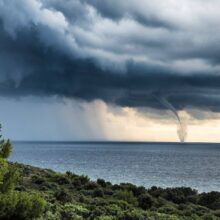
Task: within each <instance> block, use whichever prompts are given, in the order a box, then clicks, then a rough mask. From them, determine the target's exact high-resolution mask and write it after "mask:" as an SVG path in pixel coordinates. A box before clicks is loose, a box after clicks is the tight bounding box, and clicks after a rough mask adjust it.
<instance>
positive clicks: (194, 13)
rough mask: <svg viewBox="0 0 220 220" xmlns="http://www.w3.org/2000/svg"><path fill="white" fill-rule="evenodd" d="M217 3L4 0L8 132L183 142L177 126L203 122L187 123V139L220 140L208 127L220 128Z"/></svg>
mask: <svg viewBox="0 0 220 220" xmlns="http://www.w3.org/2000/svg"><path fill="white" fill-rule="evenodd" d="M219 7H220V2H219V1H217V0H210V1H206V2H204V1H202V0H194V1H189V0H180V1H173V0H167V1H162V0H155V1H153V2H152V1H149V0H140V1H139V0H120V1H115V0H111V1H110V0H109V1H108V0H106V1H101V0H88V1H87V0H81V1H80V0H67V1H65V2H64V1H61V0H21V1H19V2H18V1H16V0H11V1H6V0H0V94H1V99H0V101H1V110H0V111H1V112H0V113H1V116H0V121H1V122H2V123H3V126H4V129H5V134H6V136H10V137H12V138H13V139H38V140H40V139H49V140H50V139H51V140H57V139H60V140H81V139H83V140H96V139H99V140H102V139H130V137H131V139H132V140H133V139H135V140H177V135H176V132H174V130H176V128H177V130H178V129H180V130H182V132H185V131H183V130H184V129H186V127H190V126H191V127H193V126H195V125H203V127H204V131H201V134H199V135H198V134H195V133H194V129H195V131H196V128H195V127H193V128H191V130H190V131H189V129H188V138H187V140H193V141H194V140H197V139H198V141H199V137H203V136H204V134H206V136H207V137H206V138H205V139H204V141H206V140H208V139H207V138H208V136H209V137H210V141H216V140H217V141H218V138H217V136H215V135H211V136H210V134H209V133H208V132H207V131H208V130H209V126H213V125H214V126H216V127H218V125H219V121H218V120H219V119H218V118H219V117H218V114H219V111H220V99H219V85H220V75H219V70H220V65H219V64H220V57H219V54H220V43H219V42H220V31H219V27H220V14H219V11H218V9H219ZM100 103H101V104H100ZM109 118H110V119H109ZM135 120H137V121H138V123H136V124H135V123H134V121H135ZM142 120H143V121H142ZM178 120H180V122H182V125H178ZM118 121H120V123H118ZM126 121H130V124H127V125H126V126H127V127H126V128H125V130H126V129H127V131H122V130H123V129H121V127H120V124H121V123H126ZM147 121H151V123H150V124H148V123H147ZM139 122H140V124H139ZM213 123H214V124H213ZM186 124H187V125H186ZM163 126H165V127H164V128H163ZM155 127H156V129H155ZM146 129H147V130H146ZM157 129H158V130H157ZM161 129H162V130H161ZM113 130H114V131H113ZM164 130H165V131H164ZM115 131H117V132H115ZM161 131H162V132H163V135H160V137H158V133H161ZM167 132H168V133H167ZM116 133H117V134H116ZM137 133H139V134H137ZM140 134H141V135H140ZM212 134H215V132H214V131H213V132H212ZM216 135H217V134H216ZM58 137H59V138H58ZM166 137H167V138H166Z"/></svg>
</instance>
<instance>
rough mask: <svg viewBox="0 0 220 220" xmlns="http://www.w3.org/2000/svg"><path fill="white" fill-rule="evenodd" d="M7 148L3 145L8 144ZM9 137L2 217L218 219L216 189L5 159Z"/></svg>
mask: <svg viewBox="0 0 220 220" xmlns="http://www.w3.org/2000/svg"><path fill="white" fill-rule="evenodd" d="M6 148H7V149H6ZM10 151H11V145H10V142H9V141H3V140H2V141H1V145H0V155H1V157H0V158H1V159H0V219H8V220H10V219H16V220H21V219H22V220H26V219H28V220H31V219H35V220H82V219H85V220H86V219H87V220H147V219H149V220H187V219H189V220H197V219H198V220H199V219H202V220H215V219H216V220H217V219H220V192H209V193H201V194H199V193H198V192H197V191H196V190H193V189H191V188H187V187H181V188H167V189H162V188H159V187H152V188H150V189H145V188H144V187H142V186H135V185H133V184H130V183H121V184H114V185H113V184H111V183H110V182H106V181H105V180H103V179H98V180H97V181H91V180H90V179H89V178H88V177H87V176H79V175H76V174H74V173H72V172H69V171H68V172H66V173H57V172H54V171H52V170H49V169H40V168H36V167H32V166H28V165H22V164H16V163H8V162H7V161H6V158H7V157H8V155H9V153H10Z"/></svg>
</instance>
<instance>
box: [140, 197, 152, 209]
mask: <svg viewBox="0 0 220 220" xmlns="http://www.w3.org/2000/svg"><path fill="white" fill-rule="evenodd" d="M153 204H154V200H153V198H152V196H150V195H149V194H142V195H140V196H139V197H138V206H139V207H140V208H142V209H145V210H146V209H150V208H151V207H152V206H153Z"/></svg>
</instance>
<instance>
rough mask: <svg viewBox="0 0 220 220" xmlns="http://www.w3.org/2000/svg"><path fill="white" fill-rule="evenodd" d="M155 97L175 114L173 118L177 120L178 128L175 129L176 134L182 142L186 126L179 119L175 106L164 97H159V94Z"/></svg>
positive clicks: (184, 137)
mask: <svg viewBox="0 0 220 220" xmlns="http://www.w3.org/2000/svg"><path fill="white" fill-rule="evenodd" d="M155 97H156V99H157V100H158V101H159V102H160V103H161V104H162V105H163V106H164V107H166V108H167V109H169V110H170V111H171V112H172V113H173V115H174V116H175V118H176V119H177V122H178V129H177V134H178V137H179V140H180V141H181V142H182V143H184V142H185V139H186V136H187V127H186V124H185V123H184V122H183V121H182V120H181V118H180V116H179V114H178V111H177V110H176V109H175V107H174V106H173V105H172V104H171V103H170V102H168V101H167V99H165V98H164V97H159V96H155Z"/></svg>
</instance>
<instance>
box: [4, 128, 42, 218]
mask: <svg viewBox="0 0 220 220" xmlns="http://www.w3.org/2000/svg"><path fill="white" fill-rule="evenodd" d="M0 127H1V126H0ZM0 137H1V135H0ZM11 149H12V146H11V143H10V141H9V140H7V141H5V140H4V139H1V140H0V219H8V220H13V219H16V220H31V219H35V218H36V217H40V215H42V213H43V211H44V207H45V203H46V202H45V200H44V199H42V198H41V197H39V195H38V194H34V193H27V192H18V191H15V190H14V189H15V186H16V185H17V182H18V180H19V177H20V173H19V170H18V168H17V166H16V165H13V166H12V165H10V164H9V163H8V162H7V161H6V159H7V158H8V157H9V155H10V153H11Z"/></svg>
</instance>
